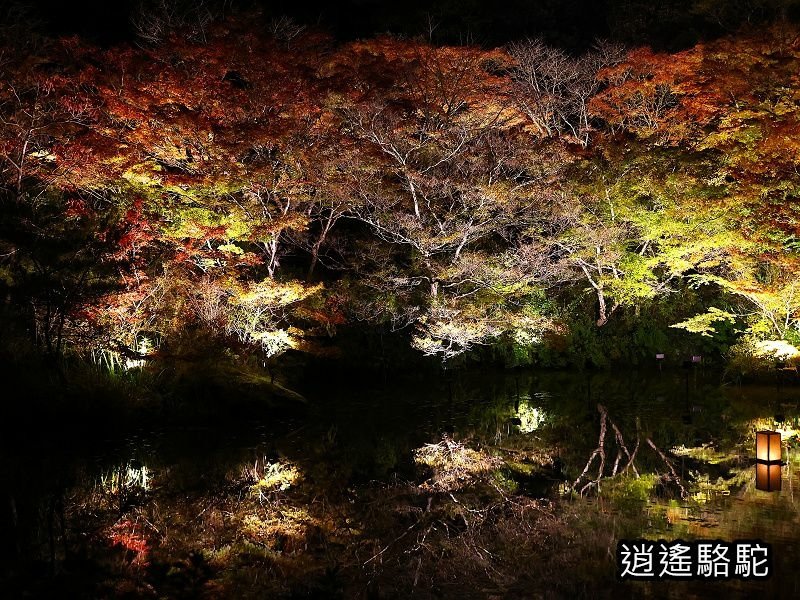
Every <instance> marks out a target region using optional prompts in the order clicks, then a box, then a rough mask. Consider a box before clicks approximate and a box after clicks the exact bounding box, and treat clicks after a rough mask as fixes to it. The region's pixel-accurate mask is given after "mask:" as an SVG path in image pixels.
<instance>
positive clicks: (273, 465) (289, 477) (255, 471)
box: [248, 462, 300, 499]
mask: <svg viewBox="0 0 800 600" xmlns="http://www.w3.org/2000/svg"><path fill="white" fill-rule="evenodd" d="M248 475H250V476H252V477H254V479H256V482H255V483H254V484H253V485H252V486H250V491H251V492H252V493H253V494H254V495H256V496H258V497H259V498H261V499H263V498H265V497H266V496H268V495H269V494H270V493H271V492H285V491H286V490H288V489H289V488H290V487H291V486H292V485H294V484H295V483H296V482H297V480H298V478H299V476H300V473H299V471H298V470H297V468H296V467H295V466H294V465H290V464H284V463H280V462H263V463H262V464H261V466H259V465H258V462H256V464H255V465H254V466H253V468H252V469H250V470H248Z"/></svg>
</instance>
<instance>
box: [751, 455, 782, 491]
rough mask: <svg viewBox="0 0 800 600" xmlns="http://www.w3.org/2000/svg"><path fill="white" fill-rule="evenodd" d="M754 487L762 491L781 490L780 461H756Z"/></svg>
mask: <svg viewBox="0 0 800 600" xmlns="http://www.w3.org/2000/svg"><path fill="white" fill-rule="evenodd" d="M756 489H757V490H761V491H762V492H780V491H781V463H779V462H775V463H766V462H757V463H756Z"/></svg>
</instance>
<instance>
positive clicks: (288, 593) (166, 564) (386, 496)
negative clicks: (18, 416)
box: [0, 369, 800, 598]
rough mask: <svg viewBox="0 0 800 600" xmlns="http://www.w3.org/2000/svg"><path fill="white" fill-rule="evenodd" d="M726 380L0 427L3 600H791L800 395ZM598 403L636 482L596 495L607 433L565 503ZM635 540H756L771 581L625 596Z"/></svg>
mask: <svg viewBox="0 0 800 600" xmlns="http://www.w3.org/2000/svg"><path fill="white" fill-rule="evenodd" d="M720 379H721V377H720V373H719V372H718V371H712V370H710V369H709V370H705V371H704V370H696V371H684V370H680V369H671V370H667V371H665V372H658V371H655V370H637V371H634V370H630V371H624V370H621V369H619V370H617V371H614V372H611V371H608V372H601V373H595V372H587V371H572V372H565V371H533V370H518V371H512V372H500V371H472V372H470V371H466V372H459V373H445V374H441V375H439V376H437V377H430V376H424V377H416V378H398V379H395V380H390V381H376V380H374V379H372V380H368V381H359V380H357V379H354V380H351V381H349V382H347V381H346V380H345V381H343V380H342V379H341V378H340V379H338V380H334V381H335V383H331V378H327V377H309V376H306V377H304V378H302V379H298V380H295V381H292V382H291V384H292V385H291V388H292V389H293V390H295V391H297V392H299V393H300V394H302V396H303V398H304V399H305V400H306V402H300V401H296V399H295V401H291V402H288V401H287V402H281V403H276V402H274V399H272V400H270V401H269V402H266V401H265V402H264V403H262V404H259V403H258V402H253V400H252V398H249V399H245V400H242V399H239V401H233V400H230V399H224V398H221V399H220V400H222V401H223V402H222V403H221V406H222V408H221V409H220V410H218V412H217V413H216V414H215V413H214V412H213V410H212V409H211V408H208V407H206V406H205V403H204V401H202V400H203V399H200V401H198V405H199V406H200V408H202V410H201V411H198V414H194V415H193V414H191V410H189V412H183V415H184V418H182V419H181V418H179V415H180V414H181V413H182V411H186V409H187V407H189V408H191V405H190V404H187V403H186V402H185V401H184V402H183V403H179V404H177V405H176V406H175V407H173V408H169V407H167V408H163V409H159V410H161V412H159V411H155V412H153V413H152V414H150V415H149V417H147V418H144V419H142V420H138V418H135V417H136V415H138V414H141V415H147V414H148V410H146V409H148V407H147V405H146V403H145V404H143V405H142V407H141V409H142V410H140V411H138V412H137V410H132V411H129V412H120V413H118V414H121V415H122V416H121V417H120V419H121V420H119V421H115V420H114V419H110V418H108V415H105V416H103V415H95V418H90V419H87V421H86V422H84V423H83V425H81V424H79V423H78V424H76V423H75V422H74V421H75V419H73V420H70V419H63V420H61V421H60V422H59V421H57V420H54V419H50V420H48V419H46V418H43V419H42V423H41V425H40V426H39V427H38V428H36V429H30V428H29V425H28V426H27V427H19V428H16V429H15V428H14V426H13V425H12V424H11V423H10V422H9V421H8V420H5V422H4V423H3V429H4V430H5V431H7V432H9V434H7V435H4V436H3V442H2V459H1V460H0V465H2V466H1V467H0V468H1V469H2V470H1V471H0V472H1V473H2V482H3V483H2V489H0V498H1V499H2V505H0V527H2V530H3V535H2V539H3V540H4V542H3V544H2V548H1V550H2V564H3V565H4V566H3V568H2V570H0V583H2V585H3V588H4V589H6V590H8V591H9V592H10V593H11V596H10V597H75V598H81V597H86V598H105V597H108V598H112V597H113V598H116V597H131V598H140V597H141V598H151V597H152V598H157V597H166V598H190V597H209V598H216V597H236V598H240V597H241V598H247V597H253V598H262V597H286V598H292V597H319V598H325V597H342V598H349V597H365V598H366V597H370V598H371V597H375V598H406V597H411V596H417V597H424V598H428V597H430V598H441V597H468V598H473V597H474V598H482V597H512V598H530V597H534V598H536V597H587V598H590V597H612V596H614V597H619V596H622V597H639V596H641V595H650V596H652V597H658V598H661V597H664V598H678V597H681V598H683V597H707V596H711V595H719V594H720V593H725V594H728V595H730V596H731V597H749V596H750V595H751V594H752V593H754V591H760V590H771V591H773V592H774V593H776V594H777V596H776V597H793V596H794V595H796V593H800V574H798V569H797V568H796V566H797V565H796V562H797V561H796V560H795V556H796V550H797V545H798V542H800V534H798V533H795V531H796V530H797V525H798V523H800V514H799V511H798V506H797V505H796V504H795V500H794V494H793V490H794V487H798V484H800V480H798V479H797V476H796V471H795V465H796V464H800V460H798V457H797V456H796V448H795V443H796V436H795V435H794V429H795V428H797V429H800V410H798V406H800V389H798V388H797V387H795V386H788V385H784V386H781V387H780V388H779V387H777V386H776V385H765V384H762V385H742V386H736V385H730V384H721V383H720ZM283 383H286V384H287V387H288V384H289V382H283ZM246 395H247V394H245V396H246ZM225 401H227V402H228V403H227V404H225ZM598 404H600V405H601V406H602V408H603V410H605V411H606V414H607V417H608V419H609V421H613V423H614V424H615V425H616V426H617V427H618V429H619V431H620V432H621V434H622V436H623V437H624V439H625V440H626V444H627V446H630V447H631V448H632V447H633V444H634V439H635V438H636V436H637V432H638V435H639V438H640V444H641V445H640V451H639V452H640V454H638V456H637V460H636V462H635V464H636V466H637V467H638V471H639V473H640V475H641V477H640V478H638V479H637V478H635V477H633V476H632V475H631V474H630V472H629V473H627V474H626V476H624V477H614V478H611V477H609V476H608V475H610V470H611V463H612V462H613V460H614V456H615V454H616V452H617V449H618V448H617V446H616V445H615V442H614V440H612V438H611V436H610V435H609V437H608V438H607V442H606V443H607V448H608V466H607V467H606V477H605V479H604V480H601V481H600V492H599V493H597V491H596V489H590V490H588V491H587V493H585V494H584V495H583V496H581V495H580V494H569V493H567V489H566V488H567V486H568V484H571V483H572V482H573V481H574V480H575V478H576V477H577V476H578V475H579V474H580V472H581V470H582V469H583V466H584V465H585V464H586V461H587V459H588V458H589V456H590V455H591V453H592V451H593V449H595V448H596V447H597V444H598V434H599V429H600V421H601V416H600V412H599V411H598V406H597V405H598ZM90 406H92V407H95V408H96V405H90ZM149 408H153V407H149ZM171 411H172V412H171ZM204 411H205V412H204ZM98 412H100V411H98ZM76 414H77V413H76ZM30 415H31V412H30V411H29V413H28V418H30ZM43 416H44V413H43ZM765 426H770V427H772V426H779V427H782V428H784V430H785V431H786V433H787V435H786V437H785V449H784V452H785V459H786V461H787V465H786V466H785V467H784V472H783V489H782V490H781V492H777V493H771V494H770V493H765V492H759V491H757V490H755V489H754V485H753V475H752V470H753V460H752V457H751V454H752V448H751V447H752V439H751V438H752V433H753V431H754V430H755V429H756V428H761V427H765ZM12 432H13V435H11V433H12ZM789 432H791V435H788V433H789ZM645 438H649V439H651V440H652V441H653V442H654V444H655V445H656V446H657V447H658V448H659V449H661V450H662V451H663V452H664V453H666V455H667V456H668V457H669V459H670V460H671V461H672V463H673V466H674V467H675V469H676V472H677V473H678V476H679V477H680V478H681V479H680V480H681V482H682V483H683V485H684V486H685V487H686V488H687V492H688V493H687V497H685V498H682V497H681V494H680V489H679V488H678V487H677V485H676V484H675V482H674V481H672V480H670V479H669V478H668V477H667V478H665V477H664V475H665V473H666V472H667V468H666V466H665V464H664V462H663V461H662V459H661V458H660V457H659V456H658V455H657V454H656V453H655V452H653V451H651V450H649V449H648V447H647V446H646V445H645V442H644V440H645ZM434 444H438V445H436V446H434ZM421 452H422V454H421ZM426 452H427V454H425V453H426ZM445 459H446V460H445ZM437 461H438V462H437ZM441 461H444V462H441ZM448 461H449V462H448ZM445 463H446V464H445ZM454 465H455V466H454ZM596 468H597V464H596V463H595V465H594V466H593V467H592V472H596ZM798 490H800V487H798ZM638 537H647V538H652V539H658V538H665V539H679V538H680V539H700V538H709V539H715V538H719V539H724V540H733V539H745V538H752V537H755V538H759V539H763V540H764V541H767V542H769V543H771V544H773V548H774V552H775V557H776V558H775V574H774V576H773V577H772V578H770V579H769V580H767V581H765V582H758V583H748V582H745V583H740V582H709V581H695V582H652V583H642V582H634V583H630V582H620V581H618V580H617V579H616V564H615V560H614V556H613V555H614V552H613V550H614V548H615V547H616V542H617V541H618V540H619V539H623V538H638Z"/></svg>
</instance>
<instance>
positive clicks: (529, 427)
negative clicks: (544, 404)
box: [517, 399, 547, 433]
mask: <svg viewBox="0 0 800 600" xmlns="http://www.w3.org/2000/svg"><path fill="white" fill-rule="evenodd" d="M517 417H518V418H519V420H520V425H519V430H520V431H521V432H522V433H531V432H532V431H536V430H537V429H539V427H541V426H542V425H543V424H544V423H545V420H546V419H547V414H546V413H545V412H544V411H543V410H542V409H541V408H540V407H538V406H533V405H532V404H531V403H530V400H527V399H525V400H522V401H521V402H520V404H519V410H518V411H517Z"/></svg>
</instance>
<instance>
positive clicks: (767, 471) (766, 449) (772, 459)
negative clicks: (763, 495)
mask: <svg viewBox="0 0 800 600" xmlns="http://www.w3.org/2000/svg"><path fill="white" fill-rule="evenodd" d="M756 489H757V490H761V491H763V492H778V491H780V489H781V434H780V433H778V432H777V431H758V432H756Z"/></svg>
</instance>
